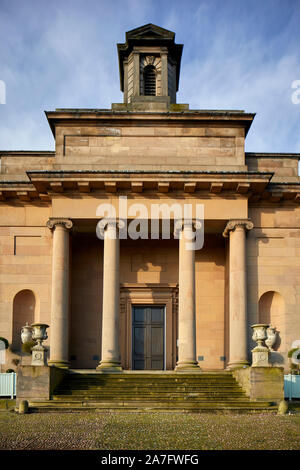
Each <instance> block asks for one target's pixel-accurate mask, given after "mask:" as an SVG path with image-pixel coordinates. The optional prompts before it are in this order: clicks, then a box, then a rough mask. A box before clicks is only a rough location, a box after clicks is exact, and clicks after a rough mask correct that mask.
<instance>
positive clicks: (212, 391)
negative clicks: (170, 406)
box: [55, 387, 244, 396]
mask: <svg viewBox="0 0 300 470" xmlns="http://www.w3.org/2000/svg"><path fill="white" fill-rule="evenodd" d="M72 394H77V395H84V394H89V395H120V394H122V395H157V396H159V395H166V396H168V395H172V396H173V395H174V396H176V395H195V394H197V395H199V394H200V395H203V396H205V395H212V394H214V395H241V394H244V392H243V391H242V390H241V389H237V388H235V389H227V390H225V389H224V388H221V387H220V388H218V389H216V388H211V389H205V390H203V389H201V388H196V389H187V390H178V389H175V388H174V389H167V390H165V389H156V390H154V389H140V390H139V389H118V390H112V389H108V388H98V389H80V390H79V389H61V390H56V391H55V395H72Z"/></svg>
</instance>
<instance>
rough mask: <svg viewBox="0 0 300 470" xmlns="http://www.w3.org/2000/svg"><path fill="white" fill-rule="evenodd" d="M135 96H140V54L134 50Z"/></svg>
mask: <svg viewBox="0 0 300 470" xmlns="http://www.w3.org/2000/svg"><path fill="white" fill-rule="evenodd" d="M132 54H133V96H140V87H141V85H140V54H139V52H137V51H135V50H134V49H133V52H132Z"/></svg>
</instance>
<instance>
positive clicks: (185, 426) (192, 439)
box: [0, 411, 300, 450]
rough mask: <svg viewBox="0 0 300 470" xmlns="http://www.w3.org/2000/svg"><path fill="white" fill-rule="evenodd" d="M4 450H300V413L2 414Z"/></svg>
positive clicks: (1, 443)
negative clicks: (280, 414)
mask: <svg viewBox="0 0 300 470" xmlns="http://www.w3.org/2000/svg"><path fill="white" fill-rule="evenodd" d="M0 449H1V450H4V449H57V450H58V449H101V450H103V449H106V450H124V449H126V450H131V449H132V450H140V449H141V450H185V449H187V450H221V449H253V450H255V449H265V450H269V449H270V450H271V449H281V450H289V449H291V450H292V449H294V450H300V414H298V413H297V414H294V415H285V416H277V415H270V414H258V415H221V414H206V413H205V414H168V413H161V414H160V413H157V414H155V413H149V414H129V413H128V414H126V413H124V414H101V413H97V412H95V413H90V412H83V413H61V414H46V413H45V414H28V415H18V414H16V413H12V412H8V411H2V412H1V413H0Z"/></svg>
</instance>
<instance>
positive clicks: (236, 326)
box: [223, 219, 253, 369]
mask: <svg viewBox="0 0 300 470" xmlns="http://www.w3.org/2000/svg"><path fill="white" fill-rule="evenodd" d="M252 228H253V223H252V222H251V221H250V220H248V219H245V220H243V219H241V220H230V221H229V222H228V223H227V225H226V227H225V230H224V232H223V236H224V237H228V236H229V363H228V368H229V369H234V368H237V367H243V366H245V365H249V362H248V360H247V356H248V354H247V275H246V230H251V229H252Z"/></svg>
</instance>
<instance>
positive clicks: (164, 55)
mask: <svg viewBox="0 0 300 470" xmlns="http://www.w3.org/2000/svg"><path fill="white" fill-rule="evenodd" d="M160 57H161V94H162V96H168V95H169V92H168V49H167V48H166V47H162V48H161V54H160Z"/></svg>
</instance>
